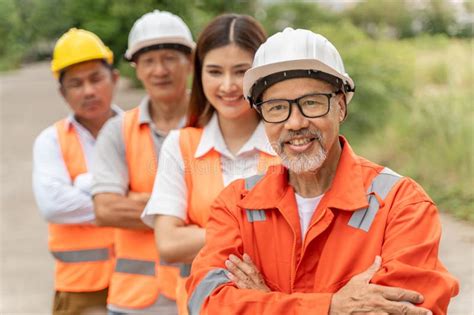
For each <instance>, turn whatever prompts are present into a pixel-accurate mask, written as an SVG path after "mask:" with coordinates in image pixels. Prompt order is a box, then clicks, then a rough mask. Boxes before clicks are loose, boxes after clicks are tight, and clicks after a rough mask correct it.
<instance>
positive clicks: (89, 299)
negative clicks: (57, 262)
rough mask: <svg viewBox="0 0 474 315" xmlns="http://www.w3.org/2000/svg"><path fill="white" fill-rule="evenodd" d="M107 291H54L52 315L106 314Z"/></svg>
mask: <svg viewBox="0 0 474 315" xmlns="http://www.w3.org/2000/svg"><path fill="white" fill-rule="evenodd" d="M107 292H108V289H104V290H100V291H94V292H63V291H56V293H55V295H54V302H53V313H52V314H53V315H83V314H84V315H96V314H97V315H99V314H107V308H106V307H107Z"/></svg>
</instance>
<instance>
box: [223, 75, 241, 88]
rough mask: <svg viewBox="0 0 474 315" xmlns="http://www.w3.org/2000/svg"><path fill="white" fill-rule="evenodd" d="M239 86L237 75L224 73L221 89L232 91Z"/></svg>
mask: <svg viewBox="0 0 474 315" xmlns="http://www.w3.org/2000/svg"><path fill="white" fill-rule="evenodd" d="M236 87H237V84H236V83H235V77H234V76H233V75H231V74H226V75H224V77H223V79H222V82H221V85H220V89H221V91H222V92H231V91H233V90H235V89H236Z"/></svg>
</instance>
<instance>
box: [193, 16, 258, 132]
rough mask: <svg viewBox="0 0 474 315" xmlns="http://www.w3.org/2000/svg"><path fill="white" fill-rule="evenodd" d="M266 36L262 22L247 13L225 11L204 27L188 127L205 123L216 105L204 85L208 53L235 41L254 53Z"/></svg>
mask: <svg viewBox="0 0 474 315" xmlns="http://www.w3.org/2000/svg"><path fill="white" fill-rule="evenodd" d="M266 37H267V35H266V32H265V30H264V29H263V27H262V26H261V25H260V23H259V22H258V21H257V20H255V19H254V18H253V17H251V16H248V15H240V14H223V15H220V16H218V17H216V18H215V19H214V20H212V21H211V22H210V23H209V24H208V25H207V26H206V27H205V28H204V30H203V31H202V32H201V34H200V35H199V38H198V41H197V46H196V55H195V57H194V78H193V86H192V90H191V99H190V104H189V109H188V114H187V126H188V127H203V126H205V125H206V124H207V123H208V122H209V120H210V119H211V116H212V114H213V113H214V108H213V107H212V106H211V105H210V104H209V102H208V101H207V99H206V96H205V95H204V91H203V87H202V78H201V75H202V63H203V60H204V57H205V56H206V55H207V53H208V52H209V51H211V50H213V49H216V48H219V47H223V46H226V45H228V44H231V43H233V44H235V45H237V46H238V47H240V48H242V49H245V50H247V51H250V52H252V53H253V54H255V52H256V51H257V49H258V47H260V45H261V44H263V42H264V41H265V40H266Z"/></svg>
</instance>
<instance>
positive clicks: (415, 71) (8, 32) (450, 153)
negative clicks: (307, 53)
mask: <svg viewBox="0 0 474 315" xmlns="http://www.w3.org/2000/svg"><path fill="white" fill-rule="evenodd" d="M330 4H333V3H331V2H326V5H322V4H321V5H318V4H316V3H314V2H311V1H268V0H234V1H222V0H135V1H129V0H0V38H2V41H1V42H0V70H2V69H12V68H16V67H18V66H19V65H20V64H21V63H22V62H25V61H34V60H39V59H45V58H50V55H51V52H52V50H53V47H54V43H55V41H56V40H57V39H58V38H59V37H60V36H61V35H62V34H63V33H64V32H66V31H67V30H68V29H69V28H71V27H79V28H85V29H88V30H90V31H92V32H94V33H96V34H97V35H99V37H101V38H102V40H103V41H104V42H105V43H106V44H107V45H108V46H109V47H110V48H111V49H112V50H113V51H114V54H115V62H116V64H117V66H118V67H119V69H120V71H121V73H122V74H123V75H125V76H128V77H134V70H133V68H131V67H130V66H129V64H128V63H126V62H124V61H123V59H122V55H123V53H124V52H125V50H126V47H127V39H128V33H129V31H130V29H131V27H132V25H133V23H134V21H135V20H136V19H137V18H138V17H140V16H142V15H143V14H145V13H147V12H150V11H152V10H154V9H160V10H168V11H171V12H173V13H175V14H177V15H179V16H181V17H182V18H183V20H184V21H185V22H186V23H187V24H188V25H189V27H190V29H191V31H192V33H193V35H194V37H195V38H197V36H198V35H199V31H200V30H201V29H202V28H203V26H204V25H205V24H206V23H207V22H208V21H209V20H210V19H212V18H213V17H214V16H216V15H218V14H221V13H225V12H237V13H245V14H250V15H253V16H255V17H256V18H257V19H258V20H259V21H261V22H262V24H263V25H264V27H265V28H266V30H267V32H268V34H273V33H275V32H277V31H280V30H282V29H283V28H284V27H287V26H290V27H294V28H306V29H311V30H313V31H315V32H318V33H321V34H323V35H325V36H326V37H328V39H329V40H330V41H331V42H333V43H334V44H335V46H336V47H337V48H338V50H339V51H340V53H341V55H342V58H343V60H344V63H345V66H346V71H347V73H349V75H350V76H351V77H352V78H353V79H354V81H355V83H356V94H355V96H354V98H353V100H352V102H351V103H350V105H349V116H348V119H347V120H346V122H345V123H344V125H343V127H342V133H343V134H345V135H346V136H347V137H348V138H349V139H350V141H351V143H352V145H353V146H354V147H355V149H356V151H357V152H360V153H361V154H362V155H365V156H367V157H368V158H370V159H372V160H374V161H377V162H379V163H381V164H383V165H388V166H390V167H392V168H394V169H395V170H397V171H399V172H401V173H403V174H404V175H408V176H411V177H413V178H415V179H416V180H417V181H419V182H420V183H421V184H422V186H423V187H425V188H426V189H427V190H428V192H429V193H430V195H431V196H432V197H433V199H434V200H435V201H436V202H438V203H439V206H440V208H441V209H445V210H448V211H450V212H452V213H455V214H456V215H458V216H460V217H462V218H466V219H469V220H473V221H474V209H473V201H474V197H473V189H472V179H473V177H474V176H473V175H474V174H473V158H474V152H473V149H474V143H473V134H474V130H473V126H474V122H473V117H474V113H473V107H472V100H473V99H474V95H473V89H472V86H474V82H473V73H474V67H473V58H472V55H473V41H472V38H473V24H472V17H471V20H464V22H460V20H459V19H458V18H459V16H458V15H456V11H455V10H454V7H453V6H452V5H451V4H452V3H451V4H450V3H449V2H448V0H425V1H416V2H414V1H411V0H394V1H379V0H365V1H361V2H358V3H348V7H347V8H346V9H345V10H340V11H339V10H332V9H330V8H329V6H330ZM336 4H337V3H336ZM463 6H464V8H465V10H466V12H467V13H470V14H472V13H473V11H474V5H473V2H472V1H464V2H463ZM453 37H458V38H465V37H467V38H468V39H464V40H463V41H460V40H456V39H453Z"/></svg>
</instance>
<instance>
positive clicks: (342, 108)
mask: <svg viewBox="0 0 474 315" xmlns="http://www.w3.org/2000/svg"><path fill="white" fill-rule="evenodd" d="M337 105H338V106H339V122H340V123H342V122H343V121H344V120H345V119H346V117H347V102H346V95H345V94H342V97H341V98H340V99H339V101H338V102H337Z"/></svg>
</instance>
